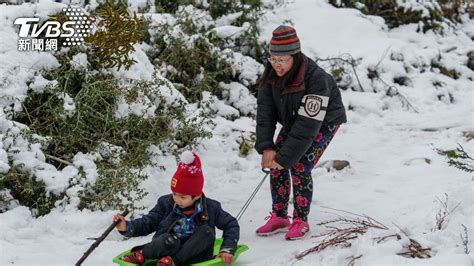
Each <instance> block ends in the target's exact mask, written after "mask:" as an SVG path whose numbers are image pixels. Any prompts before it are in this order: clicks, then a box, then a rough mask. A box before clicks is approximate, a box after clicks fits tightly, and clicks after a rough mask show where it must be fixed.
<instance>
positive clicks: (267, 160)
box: [262, 149, 276, 169]
mask: <svg viewBox="0 0 474 266" xmlns="http://www.w3.org/2000/svg"><path fill="white" fill-rule="evenodd" d="M275 157H276V151H274V150H273V149H268V150H264V151H263V155H262V168H264V169H265V168H272V166H273V163H272V162H273V161H275Z"/></svg>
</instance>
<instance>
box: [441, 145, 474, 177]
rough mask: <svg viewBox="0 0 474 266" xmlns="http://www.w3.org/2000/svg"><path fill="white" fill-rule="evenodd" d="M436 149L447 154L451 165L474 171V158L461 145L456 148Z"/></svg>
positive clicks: (443, 154)
mask: <svg viewBox="0 0 474 266" xmlns="http://www.w3.org/2000/svg"><path fill="white" fill-rule="evenodd" d="M436 151H437V152H438V154H439V155H442V156H445V157H446V159H448V164H449V165H451V166H454V167H456V168H458V169H459V170H462V171H465V172H468V173H472V172H474V159H473V158H472V157H471V156H469V154H467V152H466V151H465V150H464V148H463V147H462V146H461V145H459V147H457V148H456V149H455V150H440V149H436Z"/></svg>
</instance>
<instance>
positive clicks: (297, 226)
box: [285, 218, 309, 240]
mask: <svg viewBox="0 0 474 266" xmlns="http://www.w3.org/2000/svg"><path fill="white" fill-rule="evenodd" d="M308 232H309V224H308V223H307V222H305V221H303V220H301V218H294V219H293V223H292V224H291V225H290V228H289V229H288V232H286V235H285V238H286V240H296V239H301V238H303V237H304V236H305V235H306V233H308Z"/></svg>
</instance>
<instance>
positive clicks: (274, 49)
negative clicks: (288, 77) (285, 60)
mask: <svg viewBox="0 0 474 266" xmlns="http://www.w3.org/2000/svg"><path fill="white" fill-rule="evenodd" d="M300 51H301V44H300V39H299V38H298V35H296V30H295V29H294V28H293V27H290V26H285V25H280V26H278V28H276V29H275V30H274V31H273V36H272V39H271V40H270V54H271V55H272V56H281V55H293V54H296V53H298V52H300Z"/></svg>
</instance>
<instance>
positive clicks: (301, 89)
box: [255, 54, 346, 168]
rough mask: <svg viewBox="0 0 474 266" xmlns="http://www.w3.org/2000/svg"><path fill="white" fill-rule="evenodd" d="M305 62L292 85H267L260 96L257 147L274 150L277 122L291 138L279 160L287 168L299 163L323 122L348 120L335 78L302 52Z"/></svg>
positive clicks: (329, 123)
mask: <svg viewBox="0 0 474 266" xmlns="http://www.w3.org/2000/svg"><path fill="white" fill-rule="evenodd" d="M302 57H303V61H302V64H301V66H300V69H299V70H298V74H297V75H296V78H295V80H294V82H293V83H292V84H290V85H289V86H288V87H285V88H283V89H278V88H275V86H273V85H272V84H271V83H266V84H264V85H263V86H262V87H261V88H260V90H259V92H258V98H257V105H258V107H257V140H256V143H255V149H256V150H257V151H258V152H259V153H260V154H261V153H263V150H265V149H269V148H271V149H275V143H274V142H273V136H274V134H275V128H276V123H277V122H279V123H280V124H281V125H282V126H283V130H286V131H288V133H289V134H288V139H287V140H286V141H285V143H284V144H283V146H282V148H281V149H280V150H279V151H278V153H277V156H276V161H277V162H278V163H279V164H280V165H281V166H283V167H284V168H290V167H291V166H292V165H293V164H294V163H296V162H298V161H299V160H300V158H301V157H302V156H303V155H304V153H305V152H306V151H307V150H308V148H309V147H310V146H311V143H312V140H313V138H314V136H316V134H317V133H319V130H320V128H321V125H323V124H324V125H335V124H342V123H344V122H346V112H345V109H344V105H343V103H342V99H341V93H340V91H339V88H338V87H337V85H336V82H335V81H334V79H333V78H332V77H331V76H330V75H329V74H328V73H326V72H325V71H324V70H323V69H321V68H320V67H318V65H316V63H315V62H314V61H313V60H311V59H309V58H307V57H306V56H305V55H303V54H302Z"/></svg>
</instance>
